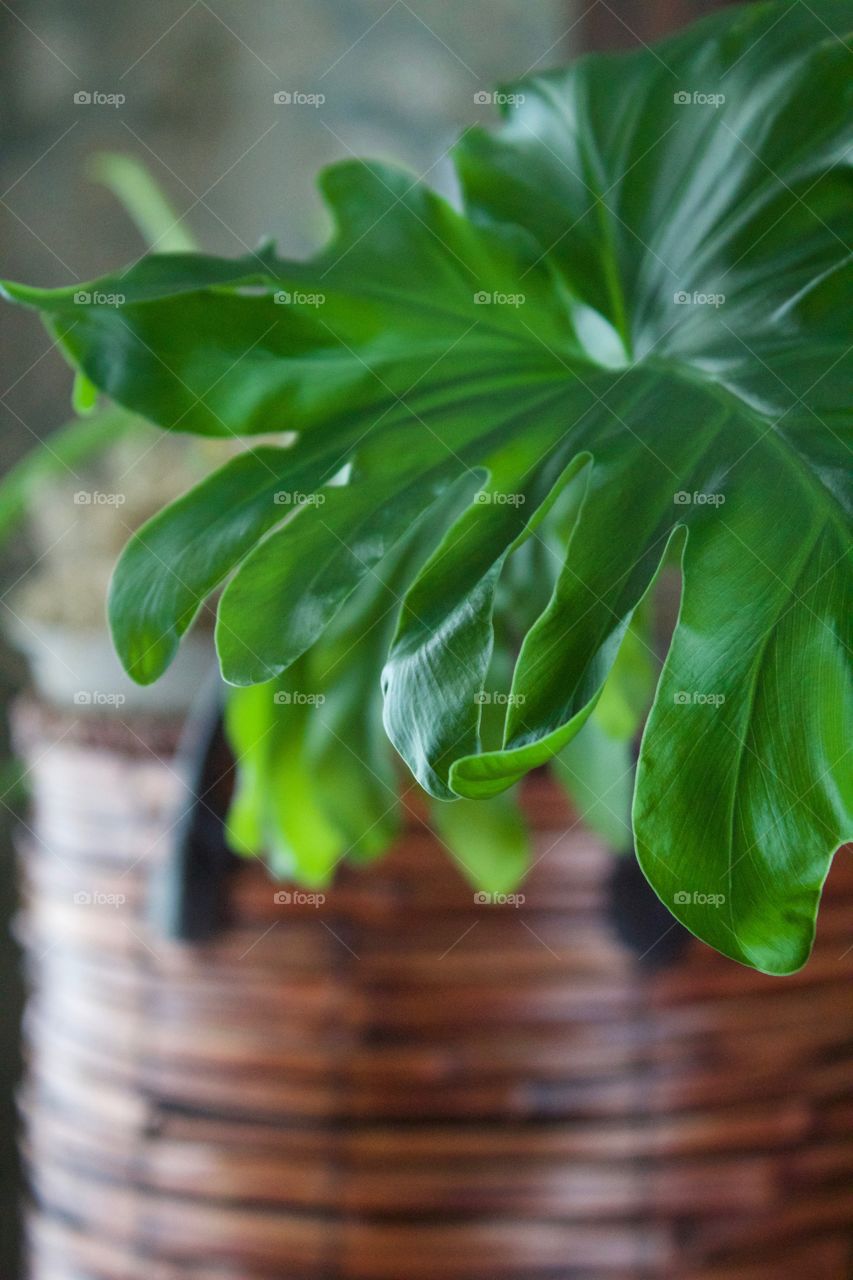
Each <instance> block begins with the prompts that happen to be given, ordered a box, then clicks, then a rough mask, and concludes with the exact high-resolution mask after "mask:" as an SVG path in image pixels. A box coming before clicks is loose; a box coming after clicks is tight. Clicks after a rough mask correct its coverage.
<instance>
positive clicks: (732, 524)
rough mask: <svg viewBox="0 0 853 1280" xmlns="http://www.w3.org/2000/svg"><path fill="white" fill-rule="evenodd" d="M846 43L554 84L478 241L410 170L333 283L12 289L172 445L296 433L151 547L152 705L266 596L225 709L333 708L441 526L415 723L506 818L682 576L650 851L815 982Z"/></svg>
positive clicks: (416, 759) (691, 47) (115, 619)
mask: <svg viewBox="0 0 853 1280" xmlns="http://www.w3.org/2000/svg"><path fill="white" fill-rule="evenodd" d="M851 14H853V10H851V6H850V4H849V3H847V2H846V0H832V2H830V0H824V3H821V4H819V5H817V6H806V5H805V4H801V3H797V4H795V5H793V6H792V7H791V9H790V10H789V11H787V12H786V13H785V14H784V15H781V14H780V12H779V9H778V6H776V5H774V4H770V5H766V4H765V5H758V6H756V7H749V8H745V9H742V10H736V11H734V12H733V13H731V12H727V13H724V14H720V15H715V16H713V17H712V18H710V19H708V20H707V21H706V22H705V23H702V24H699V25H698V26H696V27H695V28H693V29H692V30H690V31H689V32H688V33H686V34H683V35H680V36H677V37H676V38H674V39H673V40H670V41H668V42H666V43H665V44H664V45H662V46H661V49H660V50H658V51H650V50H642V51H639V52H637V53H634V54H632V55H630V56H629V57H627V58H620V57H617V58H613V57H604V58H591V59H587V60H584V61H582V62H580V63H579V64H577V65H576V66H574V67H572V68H570V69H569V71H567V72H558V73H551V74H546V75H543V76H537V77H533V78H531V79H529V80H527V81H525V82H524V83H523V84H521V85H519V86H516V87H515V88H514V89H513V91H512V92H511V93H510V94H509V95H508V102H507V106H506V108H505V113H506V121H505V124H504V128H503V129H502V131H501V132H500V133H498V134H497V135H492V134H488V133H485V132H482V131H477V130H475V131H472V132H469V133H468V134H467V135H466V137H465V139H464V141H463V142H462V143H461V144H460V145H459V148H458V149H457V151H456V163H457V169H458V173H459V178H460V183H461V187H462V192H463V201H464V208H463V211H462V212H457V211H455V210H453V209H452V208H451V207H450V206H448V205H447V204H446V203H445V202H444V201H443V200H441V199H439V198H438V197H436V196H434V195H433V194H431V193H430V192H429V191H428V190H426V189H424V188H422V187H420V186H419V185H418V184H416V183H413V182H412V181H411V179H410V178H409V177H408V175H406V174H403V173H400V172H399V171H396V170H394V169H391V168H389V167H385V166H381V165H377V164H369V163H360V162H359V163H351V164H350V163H347V164H343V165H340V166H337V167H335V168H333V169H331V170H329V171H327V172H326V173H325V174H324V175H323V179H322V187H323V191H324V194H325V196H326V198H327V200H328V202H329V205H330V209H331V211H332V215H333V218H334V220H335V232H334V235H333V238H332V240H331V242H330V244H329V245H328V246H327V247H326V249H324V250H323V251H322V252H321V253H320V254H319V255H318V256H317V257H316V258H315V259H313V260H312V261H309V262H296V263H292V262H286V261H283V260H280V259H279V258H277V257H276V255H275V252H274V249H273V247H272V246H271V245H269V244H268V245H264V246H262V247H261V248H260V249H259V250H258V251H257V252H256V253H253V254H250V255H247V256H246V257H245V258H243V259H241V260H238V261H220V260H217V259H214V258H209V257H204V256H202V255H169V256H166V257H164V256H153V257H150V258H147V259H144V260H143V261H141V262H140V263H138V264H137V265H135V266H134V267H132V268H130V269H129V270H128V271H126V272H124V273H122V274H121V275H120V276H114V277H107V278H105V279H103V280H100V281H98V282H96V283H95V284H93V285H92V286H91V288H90V289H89V290H87V291H86V292H87V293H91V295H92V297H93V298H95V300H96V301H95V303H94V305H87V306H86V307H80V306H79V305H78V303H76V302H75V294H79V291H78V290H74V289H55V290H42V289H35V288H32V287H29V286H22V285H16V284H7V285H6V286H5V290H6V293H7V295H8V296H9V298H11V299H12V300H14V301H17V302H19V303H23V304H25V305H28V306H31V307H35V308H37V309H38V310H40V311H41V312H42V313H43V314H44V316H45V318H46V320H47V323H48V325H49V327H50V328H51V330H52V332H53V333H55V334H56V336H57V338H58V339H59V341H60V343H61V345H62V347H63V349H64V351H65V353H66V354H67V355H68V357H69V358H70V359H71V361H72V362H73V363H74V364H75V366H76V367H77V368H78V369H79V370H80V372H81V374H82V376H83V377H84V378H85V379H86V380H87V382H88V383H90V384H91V385H92V386H93V387H95V388H98V389H100V390H102V391H104V392H106V393H108V394H109V395H110V396H111V397H113V398H114V399H115V400H116V401H117V402H118V403H119V404H123V405H125V406H127V407H129V408H131V409H132V410H133V411H135V412H138V413H140V414H142V415H144V416H146V417H148V418H150V419H151V420H153V421H154V422H156V423H157V424H158V425H159V426H161V427H162V428H164V429H166V430H177V431H184V432H194V433H198V434H201V435H213V436H221V435H229V434H236V435H240V436H250V437H251V436H253V435H257V434H263V433H269V432H270V431H274V432H278V431H288V432H295V433H296V439H295V441H294V443H292V444H291V445H290V446H289V447H287V448H280V447H265V446H261V447H259V448H257V449H254V450H252V451H251V452H249V453H247V454H246V455H244V456H242V457H240V458H238V459H236V460H234V461H233V462H231V463H229V464H228V465H227V466H226V467H224V468H223V469H222V470H221V471H220V472H218V473H217V474H216V475H214V476H213V477H212V478H210V479H209V480H207V481H206V482H204V484H202V485H201V486H200V487H199V488H197V489H195V490H193V491H192V492H191V493H189V494H188V495H187V496H186V497H185V498H183V499H181V500H180V501H179V502H178V503H175V504H174V505H172V506H171V507H169V508H167V509H166V511H164V512H163V513H162V514H161V515H160V516H158V517H157V518H156V519H155V520H154V521H153V522H151V523H150V524H149V525H148V526H147V527H146V529H145V530H144V531H143V532H142V533H141V534H140V535H139V536H138V537H137V538H135V539H134V540H133V541H132V542H131V543H130V545H129V546H128V548H127V549H126V551H125V553H124V555H123V556H122V559H121V561H120V562H119V565H118V569H117V572H116V576H115V579H114V584H113V591H112V602H111V618H112V625H113V633H114V638H115V642H116V645H117V648H118V651H119V653H120V655H121V657H122V660H123V662H124V663H125V665H126V667H127V670H128V671H129V672H130V673H131V674H132V675H133V676H134V678H136V679H137V680H139V681H141V682H147V681H152V680H154V679H156V678H157V676H158V675H159V674H160V673H161V672H162V671H163V670H164V669H165V668H166V666H167V665H168V663H169V662H170V661H171V659H172V657H173V656H174V653H175V651H176V649H177V645H178V642H179V639H180V636H181V635H182V634H183V633H184V631H185V630H186V628H187V627H188V625H189V623H190V622H191V620H192V618H193V617H194V615H195V613H196V611H197V609H198V608H199V606H200V604H201V602H202V601H203V600H204V598H205V597H206V596H207V595H208V594H209V593H210V592H211V591H212V590H213V589H214V588H216V587H217V586H218V584H220V583H221V582H223V581H224V580H225V579H226V578H228V577H229V575H232V576H231V578H230V581H229V582H228V585H227V587H226V589H225V591H224V594H223V597H222V600H221V603H220V605H219V622H218V633H217V635H218V650H219V656H220V661H221V665H222V670H223V674H224V676H225V678H226V680H227V681H229V682H230V683H231V684H234V685H237V686H252V685H260V684H263V683H265V682H269V681H272V680H282V681H284V682H285V683H284V684H283V685H282V687H281V689H280V691H279V692H280V693H281V695H282V697H283V698H284V697H287V695H288V692H290V694H291V696H292V695H293V693H294V692H297V693H298V692H299V691H298V690H296V691H294V690H292V689H290V690H289V688H288V682H293V681H294V680H295V679H296V680H298V679H299V676H298V675H295V674H294V672H298V670H299V668H298V667H295V666H294V664H296V663H297V662H298V661H299V660H300V658H301V657H302V655H304V654H306V653H310V651H311V649H312V646H313V645H314V644H315V643H317V642H318V641H319V639H320V637H321V636H322V634H323V632H324V630H325V628H326V626H327V624H328V623H329V622H330V621H331V619H332V618H333V617H334V616H335V614H336V613H337V611H338V609H339V608H340V607H341V605H342V604H343V603H344V601H345V600H347V599H348V598H349V597H351V596H352V594H353V593H354V591H355V589H356V587H357V585H358V583H359V582H361V581H363V580H364V579H365V578H367V577H369V575H371V574H372V573H373V571H374V568H375V566H377V565H379V564H383V563H384V562H385V560H386V557H389V556H391V555H392V554H393V552H394V550H395V548H397V547H399V545H400V544H401V543H402V542H403V541H404V539H405V537H406V535H408V534H409V533H410V530H411V528H412V526H413V524H414V523H416V522H420V527H421V528H422V529H423V530H424V531H425V532H424V539H425V540H426V542H427V543H429V544H431V545H432V546H433V547H434V548H435V549H434V550H433V551H432V554H431V556H430V558H429V559H428V560H427V562H426V564H425V565H424V566H423V567H421V568H420V570H419V571H418V572H415V570H414V569H413V568H412V569H408V570H403V571H402V575H401V577H400V579H399V580H398V581H397V583H396V585H395V586H394V588H393V590H394V592H395V594H396V595H399V596H401V597H402V598H403V603H402V606H401V609H400V616H399V621H398V623H397V627H396V631H395V633H394V636H393V639H392V641H391V643H390V647H389V649H388V653H387V660H386V662H385V665H384V670H383V674H382V692H383V696H384V722H385V727H386V730H387V732H388V735H389V737H390V739H391V741H392V742H393V744H394V746H395V747H396V748H397V750H398V752H399V753H400V754H401V755H402V757H403V758H404V759H405V761H406V762H407V764H408V765H409V767H410V768H411V770H412V772H413V773H414V775H415V777H416V778H417V779H418V781H419V782H420V783H421V784H422V785H423V786H424V787H425V789H426V790H427V791H429V792H430V793H432V794H433V795H435V796H437V797H439V798H441V799H443V800H453V799H454V797H463V798H465V797H467V798H472V799H474V798H481V797H488V796H493V795H496V794H498V793H500V792H501V791H503V790H504V789H505V788H506V787H507V786H509V785H510V784H512V783H514V782H516V781H517V780H518V779H519V778H520V777H521V776H523V774H524V773H526V772H527V771H528V770H529V769H531V768H534V767H536V766H539V765H541V764H543V763H545V762H546V761H547V760H549V759H550V758H551V757H552V756H554V755H555V754H556V752H557V751H558V750H559V749H560V748H561V747H562V746H564V745H565V744H566V743H568V742H569V741H570V740H571V738H572V737H573V735H574V734H575V733H576V731H577V730H578V729H579V728H580V727H581V726H582V725H583V723H584V721H585V720H586V719H587V717H588V716H589V714H590V713H591V711H592V710H593V708H594V707H595V704H596V700H597V698H598V694H599V691H600V689H601V687H602V685H603V683H604V680H605V678H606V676H607V673H608V671H609V670H610V668H611V665H612V663H613V660H614V658H615V655H616V653H617V650H618V649H619V646H620V643H621V642H622V639H623V636H624V634H625V632H626V628H628V626H629V624H630V623H631V620H632V618H633V617H634V615H635V611H636V610H637V608H638V606H639V605H640V604H641V602H642V601H643V600H644V598H645V597H646V596H647V594H648V593H649V590H650V587H651V585H652V583H653V581H654V578H655V575H656V573H657V571H658V568H659V566H660V564H661V561H662V558H663V556H664V553H665V551H666V550H667V548H669V549H670V553H671V554H673V555H676V556H677V557H678V558H679V560H680V564H681V572H682V578H683V590H682V600H681V616H680V619H679V623H678V625H677V627H676V629H675V633H674V636H673V639H672V644H671V646H670V649H669V654H668V657H667V661H666V664H665V666H664V669H663V672H662V675H661V679H660V681H659V683H658V687H657V691H656V695H655V700H654V706H653V708H652V711H651V714H650V716H649V718H648V722H647V724H646V727H645V732H644V735H643V744H642V748H641V751H640V758H639V765H638V777H637V784H636V793H635V798H634V809H633V816H634V830H635V835H636V841H637V851H638V856H639V858H640V861H641V863H642V865H643V867H644V870H645V871H646V874H647V875H648V877H649V878H650V880H651V882H652V884H653V885H654V887H655V888H656V890H657V892H658V893H659V894H660V896H661V897H662V898H663V900H664V901H665V902H666V903H667V905H668V906H669V907H670V909H671V910H672V911H673V912H674V914H675V915H676V916H677V917H678V918H679V919H681V920H682V921H683V922H684V923H685V924H686V925H687V927H688V928H690V929H691V930H693V931H694V932H696V933H697V934H698V935H699V936H700V937H702V938H704V939H705V940H706V941H708V942H710V943H711V944H712V945H713V946H715V947H717V948H719V949H720V950H722V951H723V952H725V953H726V954H727V955H730V956H732V957H733V958H734V959H737V960H739V961H741V962H743V963H746V964H751V965H755V966H757V967H759V968H761V969H763V970H765V971H766V972H771V973H784V972H789V971H791V970H793V969H796V968H797V967H799V966H800V965H801V964H802V963H803V962H804V961H805V959H806V957H807V955H808V951H809V947H810V944H811V939H812V936H813V931H814V919H815V913H816V909H817V904H818V900H819V897H820V890H821V886H822V883H823V880H824V878H825V876H826V873H827V870H828V866H829V863H830V859H831V857H832V854H833V852H834V851H835V849H836V848H837V846H838V844H839V843H840V842H841V841H842V840H843V838H844V837H845V835H849V833H850V828H849V818H848V819H845V817H844V812H845V810H844V806H843V803H842V796H843V795H844V794H845V792H846V793H847V795H848V797H849V771H848V770H847V768H846V766H845V761H844V752H845V745H846V744H845V732H844V730H845V721H844V719H843V711H844V713H846V709H847V708H848V707H849V699H848V694H847V693H846V692H845V690H846V688H847V671H846V664H845V658H844V649H843V635H842V627H843V625H844V621H843V620H844V611H843V608H842V599H843V592H844V587H845V584H846V583H847V582H848V581H849V580H848V579H847V577H846V576H845V575H846V571H845V570H844V568H843V561H842V557H843V556H844V554H845V552H846V550H847V546H846V526H845V525H844V524H843V522H842V517H843V511H844V493H843V475H844V470H843V468H844V461H845V454H844V451H843V448H844V447H843V444H842V436H843V433H844V431H845V430H846V429H847V428H848V426H849V416H848V415H847V413H846V411H845V401H844V385H845V382H844V373H845V370H846V365H847V356H846V354H845V349H846V340H847V337H849V334H848V331H847V326H846V321H845V309H844V306H843V303H844V301H845V300H846V299H847V298H848V297H849V270H850V268H849V264H848V262H847V259H846V257H845V256H844V244H845V233H846V234H847V236H848V237H849V231H850V217H851V210H850V201H849V188H848V185H847V184H848V179H849V172H848V167H847V161H848V159H849V152H848V146H849V142H848V138H847V133H846V122H847V111H848V107H849V97H850V93H851V89H850V77H849V74H848V73H849V51H848V50H847V48H846V45H845V43H844V40H843V38H842V37H843V35H844V33H845V32H846V31H847V30H848V29H849V26H850V21H851ZM723 82H725V83H724V85H723ZM116 295H121V297H122V299H123V301H122V303H121V305H114V299H115V297H116ZM98 299H100V300H101V301H100V302H98V301H97V300H98ZM282 503H284V504H285V506H284V515H285V517H286V516H287V515H288V514H289V511H288V506H289V508H290V511H292V510H293V508H294V507H296V508H297V515H296V517H295V518H293V519H287V518H285V519H284V520H282V515H283V509H282V505H279V504H282ZM560 504H562V505H563V506H564V508H565V509H564V510H563V511H561V513H560V518H561V519H562V521H563V523H564V528H566V529H568V530H569V532H568V534H567V542H568V551H567V555H566V558H565V563H564V565H563V566H562V567H561V568H560V569H559V571H558V572H557V573H556V575H555V581H554V587H553V592H552V594H551V598H550V600H549V602H548V604H547V605H546V607H545V608H544V609H543V610H542V612H541V613H540V614H539V616H538V617H537V618H536V620H535V621H534V622H533V623H532V625H530V626H529V627H527V629H526V631H525V634H524V639H523V643H522V645H521V650H520V654H519V656H518V660H517V662H516V665H515V670H514V673H513V676H512V685H511V689H510V690H509V691H507V692H506V698H507V702H506V715H505V724H504V729H503V734H502V738H501V741H500V742H499V743H498V745H496V746H494V745H489V746H487V747H484V745H483V743H482V740H481V737H480V733H479V721H480V703H479V701H478V700H479V699H480V698H481V697H482V695H483V691H484V682H485V681H486V679H487V673H488V668H489V663H490V657H491V653H492V644H493V636H492V623H491V617H492V609H493V602H494V597H495V592H496V589H497V587H498V579H499V577H500V574H501V569H502V567H503V565H504V563H505V561H506V559H507V557H508V555H509V554H510V553H511V552H512V551H513V550H515V549H516V548H518V547H519V546H520V545H521V544H523V543H525V542H527V541H529V540H530V539H535V538H536V537H537V536H538V529H539V527H540V525H541V524H542V522H543V521H545V520H546V519H547V516H548V512H549V511H552V510H553V509H554V508H555V507H556V506H557V505H560ZM781 510H784V513H785V518H784V519H780V518H779V513H780V511H781ZM305 692H306V696H307V694H308V693H310V691H305ZM291 741H292V739H291ZM845 821H846V822H847V824H848V825H845ZM296 870H297V871H299V870H300V868H298V867H297V868H296ZM305 871H306V874H307V875H308V876H322V875H323V874H324V873H327V872H328V867H324V866H318V867H309V868H306V869H305ZM720 895H722V899H724V903H723V907H724V909H723V910H720V909H719V906H720V901H721V899H720Z"/></svg>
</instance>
